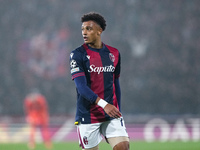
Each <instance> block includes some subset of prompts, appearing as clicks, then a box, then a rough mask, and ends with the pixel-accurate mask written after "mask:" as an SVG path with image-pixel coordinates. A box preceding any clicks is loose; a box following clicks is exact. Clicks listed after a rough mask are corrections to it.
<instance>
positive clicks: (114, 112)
mask: <svg viewBox="0 0 200 150" xmlns="http://www.w3.org/2000/svg"><path fill="white" fill-rule="evenodd" d="M104 111H105V112H106V113H107V114H108V115H109V116H110V117H112V118H120V117H121V116H122V114H121V112H120V111H119V110H118V109H117V108H116V107H115V106H114V105H111V104H107V105H106V106H105V107H104Z"/></svg>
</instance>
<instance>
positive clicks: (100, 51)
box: [70, 12, 129, 150]
mask: <svg viewBox="0 0 200 150" xmlns="http://www.w3.org/2000/svg"><path fill="white" fill-rule="evenodd" d="M81 22H82V36H83V39H84V44H83V45H82V46H80V47H78V48H76V49H75V50H73V51H72V52H71V54H70V67H71V75H72V79H73V80H74V82H75V85H76V90H77V111H76V120H75V125H77V132H78V137H79V143H80V145H81V147H82V149H88V150H98V149H99V147H98V145H99V143H100V142H101V140H102V135H103V136H104V137H105V139H106V141H107V142H108V143H109V144H110V145H111V146H112V148H113V150H129V137H128V134H127V132H126V127H125V124H124V120H123V117H122V114H121V112H120V103H121V100H120V99H121V91H120V85H119V76H120V53H119V51H118V50H117V49H116V48H114V47H111V46H108V45H106V44H104V43H103V42H102V40H101V34H102V32H103V31H104V30H105V28H106V21H105V19H104V17H103V16H101V15H100V14H98V13H95V12H90V13H87V14H84V15H83V16H82V18H81Z"/></svg>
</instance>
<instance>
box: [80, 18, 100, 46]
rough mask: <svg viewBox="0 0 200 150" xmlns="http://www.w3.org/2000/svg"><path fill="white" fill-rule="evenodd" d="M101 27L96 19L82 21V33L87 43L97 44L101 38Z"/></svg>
mask: <svg viewBox="0 0 200 150" xmlns="http://www.w3.org/2000/svg"><path fill="white" fill-rule="evenodd" d="M101 32H102V29H101V27H100V26H99V25H98V24H97V23H95V22H94V21H86V22H83V23H82V35H83V39H84V42H85V44H89V45H90V44H91V45H95V43H97V42H98V40H100V34H101Z"/></svg>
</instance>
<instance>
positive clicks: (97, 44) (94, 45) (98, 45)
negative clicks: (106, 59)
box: [88, 41, 103, 49]
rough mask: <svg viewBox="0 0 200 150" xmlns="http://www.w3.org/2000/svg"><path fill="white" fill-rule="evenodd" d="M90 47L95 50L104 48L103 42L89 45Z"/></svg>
mask: <svg viewBox="0 0 200 150" xmlns="http://www.w3.org/2000/svg"><path fill="white" fill-rule="evenodd" d="M88 45H89V46H90V47H92V48H95V49H101V48H102V47H103V43H102V42H101V41H99V42H96V43H91V44H88Z"/></svg>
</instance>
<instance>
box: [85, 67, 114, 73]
mask: <svg viewBox="0 0 200 150" xmlns="http://www.w3.org/2000/svg"><path fill="white" fill-rule="evenodd" d="M114 71H115V67H114V66H112V65H110V66H105V67H96V66H95V65H90V70H88V72H97V73H98V74H100V73H101V72H114Z"/></svg>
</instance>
